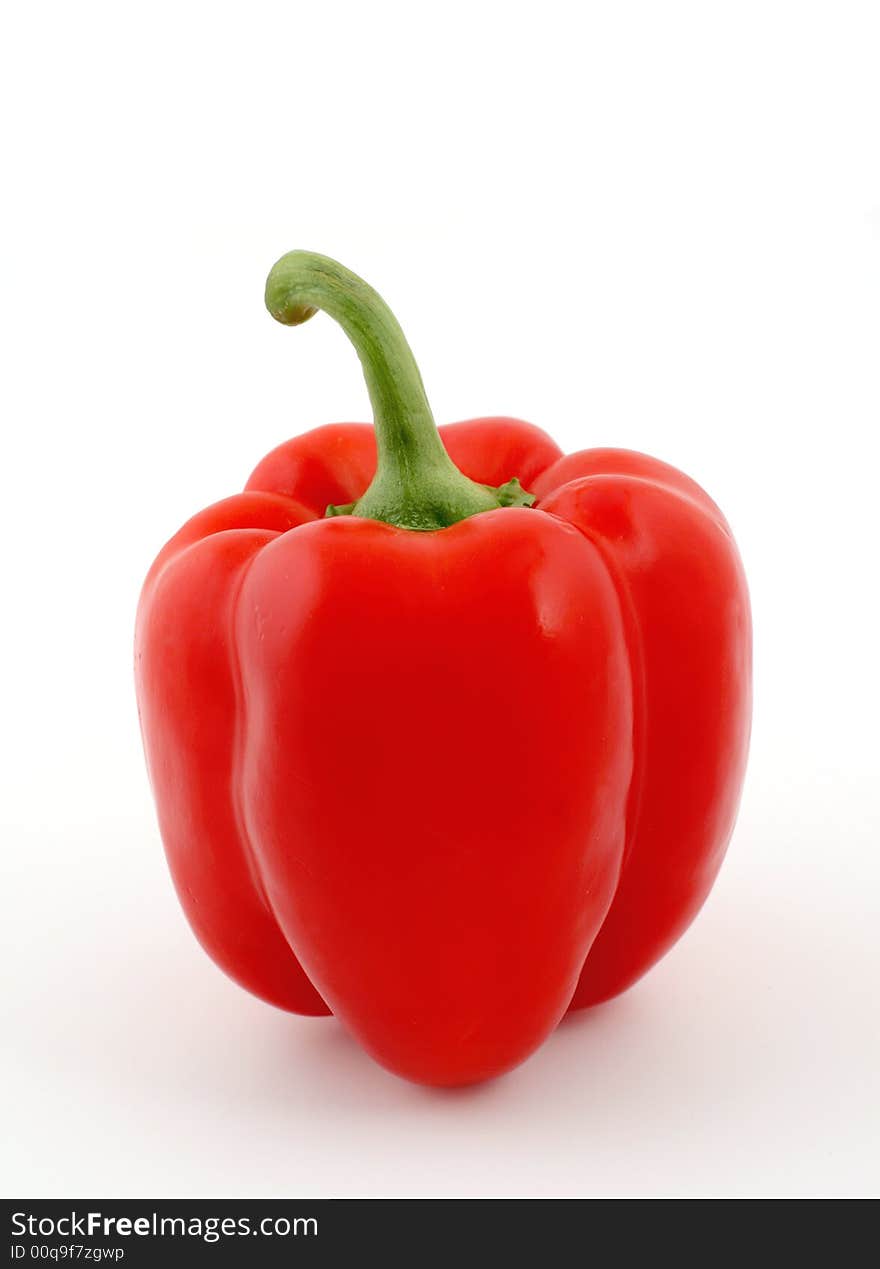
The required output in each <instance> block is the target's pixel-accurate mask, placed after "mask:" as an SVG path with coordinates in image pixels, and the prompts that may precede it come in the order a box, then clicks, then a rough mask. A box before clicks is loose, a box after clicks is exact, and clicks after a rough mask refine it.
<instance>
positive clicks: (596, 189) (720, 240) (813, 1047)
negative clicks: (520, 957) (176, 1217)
mask: <svg viewBox="0 0 880 1269" xmlns="http://www.w3.org/2000/svg"><path fill="white" fill-rule="evenodd" d="M0 48H2V52H0V58H2V67H0V71H2V73H0V93H2V96H3V101H2V103H0V104H2V115H3V119H4V131H5V141H4V149H3V157H2V171H3V176H4V178H5V187H6V193H5V195H4V200H3V207H2V212H0V214H2V216H3V219H4V221H5V225H4V229H3V234H2V245H0V250H2V256H3V258H2V288H3V301H2V314H0V321H2V324H3V330H2V347H3V354H4V363H5V369H4V372H3V381H2V388H0V391H2V393H3V396H4V398H5V399H4V403H3V410H2V419H3V432H2V454H3V470H4V480H3V492H2V497H0V515H2V520H3V540H4V543H5V549H4V553H3V587H2V600H0V602H2V606H3V619H2V625H0V639H2V658H0V674H2V755H0V777H2V781H3V791H2V807H0V816H2V837H3V843H2V845H3V849H2V866H3V873H4V876H3V886H2V890H3V897H2V902H3V909H4V911H3V918H2V939H3V944H4V950H3V953H2V966H3V974H4V978H5V989H4V991H5V994H4V1006H3V1029H4V1036H3V1076H2V1080H3V1084H2V1087H3V1093H4V1097H5V1099H6V1100H7V1102H8V1105H7V1106H6V1108H5V1110H4V1114H3V1119H4V1123H5V1127H6V1132H5V1134H4V1135H5V1141H4V1145H3V1157H2V1162H3V1175H2V1178H0V1189H2V1190H3V1191H6V1192H8V1193H10V1194H13V1195H16V1196H19V1195H25V1194H29V1195H32V1196H50V1195H59V1196H61V1195H66V1196H69V1195H79V1196H88V1195H97V1194H100V1195H103V1196H108V1195H109V1196H114V1195H118V1196H124V1195H131V1196H136V1195H143V1196H153V1195H161V1196H198V1195H206V1196H219V1195H261V1196H284V1195H292V1196H327V1195H399V1194H413V1195H449V1194H465V1195H511V1196H517V1195H603V1194H613V1195H630V1194H642V1195H709V1194H722V1195H747V1194H760V1195H864V1194H872V1193H877V1192H878V1189H880V1186H878V1163H877V1143H878V1128H880V1114H878V1101H880V1094H878V1070H880V1034H878V967H880V945H878V924H880V905H878V878H880V861H878V845H880V841H878V838H880V831H878V829H880V810H878V793H877V784H878V778H877V777H878V723H877V716H878V706H880V699H878V675H877V668H876V664H877V646H878V621H877V599H876V595H877V586H878V566H877V558H878V545H880V542H878V536H880V535H878V532H877V518H878V499H877V488H878V484H877V462H878V457H880V454H878V444H877V439H876V438H877V427H878V420H880V374H878V369H880V363H878V351H880V345H878V337H880V298H878V297H880V144H878V143H880V88H878V83H880V76H878V72H877V67H878V60H880V29H878V21H877V9H876V6H874V5H872V4H865V5H857V4H850V3H841V2H840V0H835V2H834V3H827V4H811V3H797V4H794V3H792V4H780V3H773V2H769V3H768V2H767V0H762V3H758V4H749V3H745V4H744V3H738V4H732V3H731V4H710V5H707V4H704V3H694V4H676V3H671V4H663V5H655V4H645V5H636V4H629V3H608V4H585V5H574V4H569V3H565V4H558V3H552V2H545V3H542V4H540V5H517V4H513V3H509V2H508V3H498V4H485V3H479V2H478V0H469V3H467V4H462V5H458V4H455V3H451V2H450V0H447V2H446V3H444V4H443V5H442V6H440V5H437V6H422V5H403V4H400V5H396V4H390V3H377V2H376V0H374V2H373V3H371V4H340V3H332V2H331V3H324V4H320V5H313V4H310V5H306V4H299V3H290V2H289V0H288V2H287V3H284V4H279V5H267V4H260V3H254V4H250V5H225V4H212V5H207V4H206V5H204V6H201V5H195V4H187V3H179V2H178V3H175V4H168V5H165V4H161V3H160V4H151V5H132V4H124V5H120V4H96V3H88V2H85V3H81V4H75V5H67V4H65V5H62V4H39V3H35V4H31V5H20V6H18V7H17V11H16V13H15V14H11V15H10V16H8V17H7V19H6V29H5V32H4V35H3V39H2V41H0ZM293 247H308V248H311V249H314V250H319V251H323V252H325V253H327V254H330V255H334V256H336V257H338V258H339V259H341V260H342V261H343V262H344V263H346V264H348V265H349V266H351V267H352V268H354V269H356V270H357V271H359V272H361V273H362V274H363V275H364V276H365V277H366V278H367V279H368V280H370V281H371V282H373V283H374V284H375V285H376V286H377V287H378V288H379V289H380V290H381V291H382V293H383V294H384V295H385V297H386V298H387V299H388V300H389V302H390V303H391V305H392V306H393V308H394V309H395V311H396V312H397V314H398V316H399V317H400V319H401V322H402V324H403V325H404V327H405V329H406V331H407V333H408V335H409V337H410V340H411V342H412V345H413V348H414V350H415V352H416V355H417V357H418V358H419V360H420V363H421V368H422V372H423V375H424V379H425V382H426V385H427V387H428V391H429V395H430V397H431V400H432V404H433V406H434V410H435V413H436V415H437V417H438V419H441V420H451V419H456V418H462V417H468V416H473V415H479V414H482V413H511V414H516V415H520V416H522V417H525V418H529V419H531V420H533V421H534V422H536V423H538V424H540V425H542V426H543V427H545V428H547V429H548V430H549V431H550V432H552V433H553V434H554V435H555V436H556V437H557V439H558V440H559V441H560V443H562V444H563V445H564V446H565V447H566V448H569V449H573V448H581V447H584V446H586V445H591V444H600V445H622V446H629V447H632V448H637V449H643V450H647V451H648V452H651V453H654V454H657V455H658V456H660V457H663V458H665V459H666V460H668V461H670V462H672V463H675V464H677V465H679V466H681V467H683V468H684V469H686V470H687V471H688V472H690V473H691V474H692V475H693V476H695V477H696V478H697V479H698V480H699V481H700V482H701V483H702V484H704V485H705V487H706V488H707V489H708V490H709V491H710V492H711V493H712V495H713V496H714V497H715V498H716V499H717V501H718V502H719V503H720V504H721V506H722V507H723V508H724V510H725V511H726V513H727V515H728V517H729V519H730V521H731V523H732V525H733V528H734V531H735V533H736V534H737V537H738V539H739V542H740V546H741V550H742V553H743V557H744V560H745V563H746V568H747V571H748V574H749V578H750V582H751V589H752V598H753V605H754V614H755V632H756V710H755V724H754V738H753V747H752V755H751V765H750V769H749V774H748V780H747V786H746V793H745V797H744V801H743V807H742V813H741V816H740V820H739V824H738V827H737V830H736V833H735V836H734V840H733V844H732V847H731V850H730V854H729V856H728V861H727V863H726V865H725V867H724V869H723V872H722V875H721V878H720V880H719V882H718V885H717V887H716V889H715V891H714V893H713V895H712V897H711V899H710V901H709V903H708V904H707V906H706V908H705V910H704V912H703V914H702V915H701V917H700V918H699V920H698V921H697V923H696V925H695V926H694V927H693V928H692V929H691V931H690V932H689V934H688V935H687V936H686V938H685V939H684V940H683V941H682V942H681V943H680V944H679V945H678V947H677V948H676V949H675V950H674V951H673V952H672V953H671V954H670V955H669V956H668V957H667V959H666V960H665V961H664V962H663V963H662V965H660V966H659V967H658V968H657V969H656V970H655V971H654V972H653V973H651V974H650V976H649V977H647V978H646V979H645V980H643V981H642V983H641V984H639V985H638V986H637V987H636V988H634V989H633V990H632V991H631V992H629V993H628V994H627V995H626V996H625V997H623V998H621V999H619V1000H618V1001H616V1002H614V1003H612V1004H610V1005H609V1006H607V1007H604V1008H601V1009H597V1010H594V1011H592V1012H591V1013H588V1014H582V1015H581V1016H579V1017H577V1018H576V1019H574V1020H572V1021H570V1022H568V1023H566V1024H564V1025H563V1026H562V1027H561V1029H560V1030H559V1031H558V1032H557V1034H556V1035H555V1036H553V1037H551V1039H550V1040H549V1041H548V1043H547V1044H546V1045H545V1046H544V1048H543V1049H542V1050H541V1051H539V1052H538V1053H537V1055H536V1056H535V1057H533V1058H532V1059H531V1060H530V1061H529V1062H528V1063H527V1064H526V1065H525V1066H523V1067H522V1068H520V1069H519V1070H518V1071H516V1072H514V1073H513V1074H511V1075H509V1076H508V1077H506V1078H504V1079H501V1080H499V1081H497V1082H495V1083H493V1084H489V1085H486V1086H483V1087H480V1088H476V1089H472V1090H469V1091H464V1092H458V1093H448V1092H447V1093H436V1092H431V1091H426V1090H424V1089H419V1088H416V1087H414V1086H411V1085H408V1084H406V1083H404V1082H402V1081H400V1080H397V1079H395V1078H394V1077H393V1076H391V1075H388V1074H386V1073H385V1072H384V1071H382V1070H380V1069H379V1068H378V1067H376V1066H375V1065H373V1064H372V1063H371V1061H370V1060H369V1059H368V1058H366V1057H365V1056H363V1055H362V1053H361V1052H360V1050H359V1049H358V1048H357V1047H356V1046H355V1045H354V1043H353V1042H352V1041H350V1040H349V1039H348V1038H347V1037H346V1035H345V1034H344V1033H343V1031H342V1030H341V1028H340V1026H339V1025H338V1024H337V1023H336V1022H335V1021H326V1020H325V1021H316V1020H309V1019H300V1018H296V1017H292V1016H287V1015H285V1014H283V1013H281V1012H277V1011H275V1010H273V1009H271V1008H270V1007H268V1006H265V1005H262V1004H260V1003H259V1002H258V1001H256V1000H253V999H251V998H249V997H248V996H247V995H246V994H245V993H244V992H243V991H241V990H240V989H238V988H237V987H235V986H234V985H233V984H232V983H231V982H228V981H227V980H226V979H225V978H224V977H223V976H222V975H221V974H220V972H219V971H217V970H216V969H215V968H214V967H213V966H212V964H211V963H210V962H209V961H208V960H207V958H206V957H205V956H204V954H203V953H202V952H201V951H200V949H199V948H198V946H197V945H196V943H195V941H194V939H193V938H192V936H191V935H190V933H189V931H188V929H187V927H186V925H185V922H184V919H183V917H182V915H181V914H180V912H179V910H178V907H177V904H176V900H175V898H174V895H173V892H172V888H171V884H170V881H169V879H168V876H167V873H166V868H165V864H164V859H163V856H162V851H161V847H160V843H159V838H158V834H157V829H156V823H155V819H154V815H153V809H152V804H151V801H150V795H149V791H148V787H147V782H146V777H145V773H144V769H143V762H142V757H141V752H140V740H139V736H138V731H137V722H136V713H135V704H134V697H133V690H132V681H131V639H132V625H133V617H134V609H135V604H136V601H137V594H138V590H139V587H140V583H141V580H142V577H143V574H144V572H145V571H146V569H147V567H148V565H149V563H150V560H151V558H152V556H153V554H154V553H155V552H156V551H157V550H158V548H159V546H160V545H161V544H162V542H163V541H164V540H165V539H166V538H167V537H168V536H170V534H171V533H172V532H173V531H174V530H175V529H176V528H177V526H178V525H179V524H180V523H181V522H182V521H183V520H184V519H186V518H187V517H188V516H189V515H190V514H191V513H192V512H193V511H195V510H196V509H198V508H199V507H201V506H203V505H205V504H207V503H209V502H212V501H214V500H216V499H217V498H219V497H221V496H224V495H225V494H227V493H230V492H233V491H234V490H235V489H237V488H239V487H240V486H241V485H242V483H243V482H244V480H245V479H246V477H247V475H248V474H249V472H250V470H251V468H252V467H253V465H254V464H255V463H256V461H257V460H258V459H259V457H260V456H261V455H262V454H263V453H264V452H265V451H267V450H268V449H270V448H271V447H272V446H274V445H275V444H277V443H278V442H279V441H281V440H282V439H284V438H286V437H287V436H289V435H292V434H294V433H296V432H298V431H301V430H304V429H306V428H309V427H312V426H315V425H317V424H320V423H324V422H329V421H332V420H335V419H359V418H368V417H369V414H368V403H367V398H366V393H365V390H364V388H363V385H362V382H361V379H360V375H359V367H358V364H357V360H356V358H355V356H354V353H353V352H352V351H351V349H350V348H349V346H348V345H347V343H346V341H345V339H344V338H343V336H342V335H341V333H340V332H339V331H338V330H337V329H335V328H334V327H333V325H332V323H331V322H330V321H329V320H327V319H320V318H319V319H316V320H315V321H314V322H312V323H311V324H310V325H309V326H307V327H305V328H303V329H302V330H298V331H290V330H285V329H283V328H281V327H280V326H278V325H276V324H275V323H273V322H272V321H271V320H270V318H269V317H268V316H267V315H266V313H265V312H264V310H263V307H262V287H263V281H264V278H265V274H266V272H267V270H268V268H269V266H270V265H271V264H272V262H273V261H274V260H275V259H276V257H278V256H279V255H281V254H282V253H283V252H285V251H287V250H290V249H291V248H293Z"/></svg>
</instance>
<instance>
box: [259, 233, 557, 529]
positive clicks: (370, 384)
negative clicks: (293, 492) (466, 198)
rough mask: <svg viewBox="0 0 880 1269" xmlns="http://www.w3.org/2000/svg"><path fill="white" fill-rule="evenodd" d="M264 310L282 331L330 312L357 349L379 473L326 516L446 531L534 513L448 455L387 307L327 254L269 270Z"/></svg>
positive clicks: (296, 256) (525, 497)
mask: <svg viewBox="0 0 880 1269" xmlns="http://www.w3.org/2000/svg"><path fill="white" fill-rule="evenodd" d="M266 307H267V308H268V310H269V312H270V313H271V314H272V316H273V317H274V318H276V319H277V320H278V321H279V322H283V323H284V325H285V326H299V325H300V323H302V322H306V321H308V319H309V318H310V317H311V316H312V315H313V314H314V313H315V312H316V311H317V310H318V309H323V310H324V312H325V313H328V314H329V316H330V317H332V318H334V319H335V320H336V321H337V322H339V324H340V326H341V327H342V329H343V330H344V331H345V333H346V335H347V336H348V338H349V339H350V340H351V342H352V344H353V345H354V347H355V351H356V352H357V354H358V357H359V358H360V361H361V365H362V367H363V371H364V378H365V379H366V383H367V389H368V391H369V394H370V401H371V402H372V405H373V420H374V423H375V427H376V450H377V460H378V461H377V467H376V475H375V477H374V478H373V481H372V483H371V485H370V487H369V489H367V491H366V493H365V494H364V495H363V496H362V497H361V498H359V499H358V501H357V502H355V503H352V504H351V505H350V506H348V507H328V508H327V514H328V515H340V514H351V515H355V516H363V517H366V518H368V519H371V520H385V521H387V523H389V524H395V525H399V526H400V527H401V528H405V529H422V530H427V529H442V528H445V527H446V526H447V525H450V524H455V523H456V521H458V520H464V519H466V518H467V517H468V516H472V515H476V514H477V513H478V512H480V511H491V510H493V509H494V508H496V507H505V506H530V505H531V504H532V502H534V497H533V496H532V495H531V494H528V493H525V492H524V491H523V490H522V489H521V487H520V484H519V481H518V480H515V479H514V480H512V481H509V482H508V483H507V484H506V485H502V486H501V487H500V488H499V489H492V488H491V487H490V486H488V485H479V484H477V483H476V482H475V481H473V480H469V479H468V477H467V476H465V475H464V474H463V473H462V472H460V471H459V470H458V468H457V467H456V466H455V464H454V463H453V461H452V459H451V458H450V457H449V455H448V454H447V453H446V450H445V449H444V448H443V442H442V441H441V440H440V433H439V432H438V431H437V427H436V424H435V423H434V416H433V415H432V414H431V407H430V406H429V405H428V399H427V397H426V396H425V389H424V386H423V384H422V377H421V375H420V374H419V368H418V366H417V365H416V362H415V358H414V357H413V355H412V352H411V351H410V347H409V344H408V343H407V342H406V339H405V337H404V334H403V331H402V330H401V329H400V326H399V325H398V323H397V319H396V318H395V316H394V314H393V313H392V312H391V310H390V309H389V307H388V305H387V304H386V303H385V301H384V300H383V299H382V298H381V296H379V295H377V294H376V292H375V291H374V290H373V288H372V287H370V286H367V284H366V282H364V281H363V280H362V279H361V278H359V277H358V276H357V275H356V274H354V273H351V272H350V271H349V270H348V269H344V268H343V267H342V265H341V264H337V263H336V261H335V260H330V259H329V258H328V257H327V256H320V255H316V254H314V253H313V252H311V251H291V252H289V254H288V255H286V256H282V257H281V259H280V260H279V261H278V262H277V264H275V265H274V266H273V268H272V271H271V273H270V274H269V277H268V279H267V282H266Z"/></svg>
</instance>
